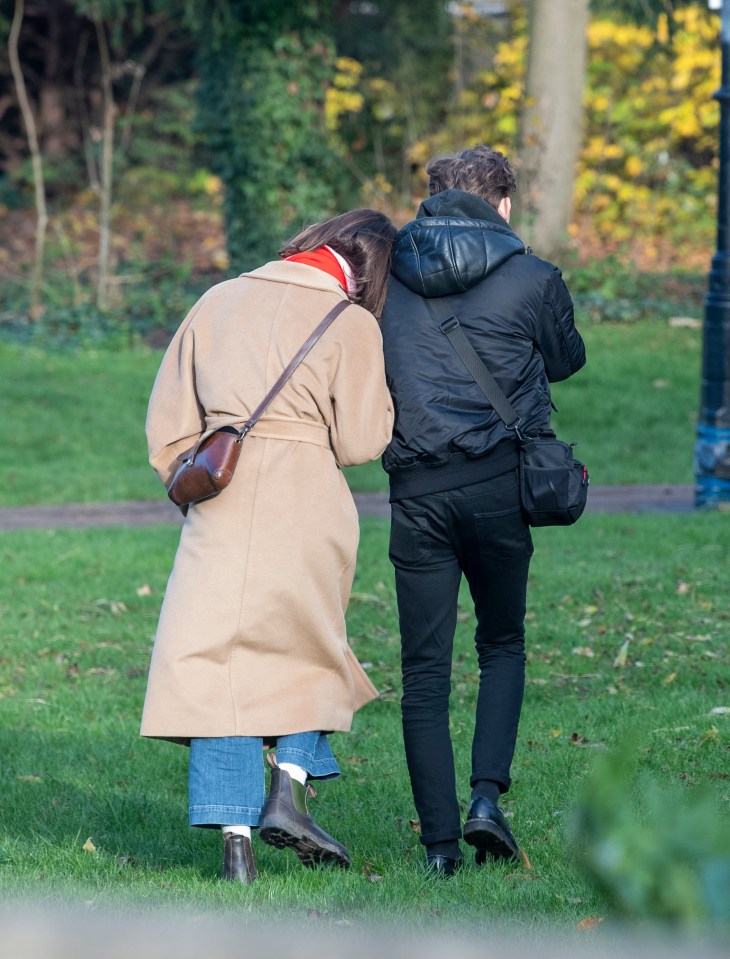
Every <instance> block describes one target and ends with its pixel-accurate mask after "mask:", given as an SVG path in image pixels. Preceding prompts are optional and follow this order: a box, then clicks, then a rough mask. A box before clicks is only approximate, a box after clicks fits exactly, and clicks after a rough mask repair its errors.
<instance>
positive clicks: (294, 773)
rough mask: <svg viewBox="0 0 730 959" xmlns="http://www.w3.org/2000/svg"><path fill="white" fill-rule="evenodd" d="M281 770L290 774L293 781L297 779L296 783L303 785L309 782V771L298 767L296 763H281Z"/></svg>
mask: <svg viewBox="0 0 730 959" xmlns="http://www.w3.org/2000/svg"><path fill="white" fill-rule="evenodd" d="M279 769H283V770H284V772H285V773H289V775H290V776H291V778H292V779H296V781H297V782H298V783H301V784H302V785H304V784H305V783H306V781H307V770H306V769H302V767H301V766H296V765H294V763H279Z"/></svg>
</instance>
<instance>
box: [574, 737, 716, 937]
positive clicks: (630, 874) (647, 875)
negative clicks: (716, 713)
mask: <svg viewBox="0 0 730 959" xmlns="http://www.w3.org/2000/svg"><path fill="white" fill-rule="evenodd" d="M712 728H713V729H715V733H714V734H713V733H712V732H710V733H709V735H710V737H711V736H712V735H719V733H718V731H717V727H712ZM633 740H634V746H633V748H632V747H631V745H630V741H631V737H628V741H627V742H626V743H624V745H623V746H622V748H621V750H620V751H617V752H614V753H613V754H611V755H609V756H607V757H604V758H603V759H602V761H600V762H598V763H597V764H596V767H595V769H594V770H593V772H592V775H591V776H590V777H589V779H588V780H587V783H586V785H585V786H584V788H583V790H582V796H581V799H580V802H579V803H578V804H577V807H576V811H575V814H574V818H573V821H572V835H573V842H574V844H575V848H576V853H577V856H578V858H579V860H580V862H581V863H582V865H583V867H584V868H585V870H586V872H587V874H588V875H589V877H590V878H591V879H592V880H593V881H594V882H595V883H596V884H597V886H598V888H599V889H600V890H601V893H602V894H603V895H604V896H605V897H606V898H607V900H608V901H609V902H610V904H611V907H612V909H613V910H614V911H615V912H616V914H618V915H621V916H623V917H625V918H627V919H631V920H635V919H653V920H660V921H662V922H666V923H669V924H671V925H673V926H675V927H679V928H684V929H690V930H696V929H698V928H699V929H707V928H713V927H714V928H715V929H716V930H720V929H722V928H725V930H726V931H730V912H728V903H730V829H729V828H728V820H727V816H726V815H725V814H724V813H723V811H722V809H721V807H720V805H719V803H718V801H717V798H716V797H715V796H713V795H711V794H709V793H708V792H706V791H698V790H694V791H693V792H691V793H687V791H686V790H684V789H680V788H679V786H678V785H676V784H673V785H671V786H667V785H661V784H660V783H659V782H658V781H657V779H656V778H655V777H654V776H650V775H647V774H646V773H645V772H644V773H643V774H639V772H638V769H637V762H638V749H637V736H636V734H634V736H633ZM700 748H702V745H701V746H700Z"/></svg>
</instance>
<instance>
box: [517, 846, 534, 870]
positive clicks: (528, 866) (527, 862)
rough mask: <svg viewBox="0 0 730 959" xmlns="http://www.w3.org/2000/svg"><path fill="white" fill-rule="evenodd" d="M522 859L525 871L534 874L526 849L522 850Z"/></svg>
mask: <svg viewBox="0 0 730 959" xmlns="http://www.w3.org/2000/svg"><path fill="white" fill-rule="evenodd" d="M520 858H521V859H522V862H523V863H524V864H525V869H527V871H528V872H532V863H531V862H530V859H529V857H528V855H527V853H526V852H525V850H524V849H520Z"/></svg>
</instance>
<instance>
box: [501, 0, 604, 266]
mask: <svg viewBox="0 0 730 959" xmlns="http://www.w3.org/2000/svg"><path fill="white" fill-rule="evenodd" d="M587 26H588V0H531V3H530V44H529V53H528V64H527V82H526V91H525V93H526V96H525V109H524V112H523V116H522V122H521V127H520V150H519V167H518V190H517V195H516V197H515V201H516V202H515V207H516V209H515V212H516V216H515V220H516V222H517V224H518V229H519V232H520V235H521V236H522V237H523V238H524V239H525V240H526V241H527V242H528V243H530V244H531V245H532V246H533V247H534V248H535V250H536V252H537V253H538V254H539V255H541V256H551V255H553V254H554V253H556V252H558V251H559V250H560V249H561V247H563V246H564V245H565V243H566V240H567V231H568V226H569V224H570V218H571V214H572V207H573V185H574V182H575V166H576V162H577V159H578V153H579V150H580V145H581V126H582V116H583V84H584V77H585V66H586V47H587V44H586V29H587Z"/></svg>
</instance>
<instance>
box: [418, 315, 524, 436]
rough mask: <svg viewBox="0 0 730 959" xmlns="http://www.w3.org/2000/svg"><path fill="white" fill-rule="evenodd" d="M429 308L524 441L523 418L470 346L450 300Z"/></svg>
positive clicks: (505, 420) (497, 409) (509, 426)
mask: <svg viewBox="0 0 730 959" xmlns="http://www.w3.org/2000/svg"><path fill="white" fill-rule="evenodd" d="M426 305H427V306H428V308H429V310H430V311H431V313H432V315H433V316H434V317H435V318H436V320H437V321H438V324H439V328H440V330H441V332H442V333H443V334H444V336H446V338H447V339H448V341H449V343H451V345H452V346H453V348H454V350H455V351H456V354H457V356H458V357H459V359H460V360H461V362H462V363H463V364H464V366H465V367H466V368H467V370H468V371H469V372H470V373H471V375H472V376H473V377H474V379H475V380H476V384H477V386H478V387H479V389H480V390H481V391H482V393H484V395H485V396H486V398H487V399H488V400H489V402H490V403H491V404H492V406H493V407H494V410H495V412H496V413H497V414H498V415H499V418H500V419H501V420H502V422H503V423H504V425H505V426H506V427H507V429H508V430H514V431H515V433H516V434H517V436H518V437H519V438H520V439H522V434H521V433H520V431H519V428H518V427H519V425H520V417H519V416H518V414H517V412H516V411H515V408H514V407H513V406H512V404H511V403H510V401H509V400H508V399H507V397H506V396H505V393H504V390H502V389H501V387H500V386H499V384H498V383H497V381H496V380H495V378H494V377H493V376H492V374H491V373H490V372H489V368H488V367H487V365H486V363H485V362H484V360H482V358H481V357H480V356H479V354H478V353H477V351H476V350H475V349H474V347H473V346H472V345H471V343H470V342H469V339H468V337H467V335H466V333H464V331H463V329H462V328H461V324H460V323H459V320H458V319H457V317H456V314H455V313H454V311H453V309H452V307H451V304H450V303H449V301H448V299H447V297H445V296H443V297H435V298H434V299H431V300H426Z"/></svg>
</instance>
